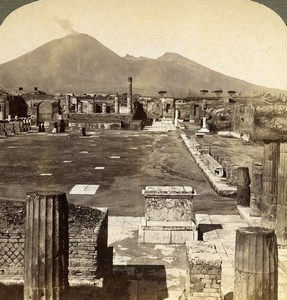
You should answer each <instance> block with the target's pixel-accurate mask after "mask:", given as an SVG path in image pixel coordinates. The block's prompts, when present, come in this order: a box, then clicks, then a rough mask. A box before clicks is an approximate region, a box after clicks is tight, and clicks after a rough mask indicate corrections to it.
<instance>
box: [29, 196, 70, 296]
mask: <svg viewBox="0 0 287 300" xmlns="http://www.w3.org/2000/svg"><path fill="white" fill-rule="evenodd" d="M27 195H28V196H27V199H26V213H27V214H26V225H25V251H24V257H25V259H24V260H25V261H24V300H39V299H43V300H48V299H49V300H55V299H57V300H58V299H63V296H64V293H65V290H66V288H67V287H68V255H69V249H68V248H69V240H68V239H69V237H68V202H67V199H66V195H65V193H59V192H31V193H28V194H27Z"/></svg>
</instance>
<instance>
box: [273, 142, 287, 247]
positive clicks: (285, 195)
mask: <svg viewBox="0 0 287 300" xmlns="http://www.w3.org/2000/svg"><path fill="white" fill-rule="evenodd" d="M276 234H277V239H278V244H279V245H280V246H282V247H284V248H285V247H287V144H286V143H282V144H281V145H280V164H279V172H278V202H277V222H276Z"/></svg>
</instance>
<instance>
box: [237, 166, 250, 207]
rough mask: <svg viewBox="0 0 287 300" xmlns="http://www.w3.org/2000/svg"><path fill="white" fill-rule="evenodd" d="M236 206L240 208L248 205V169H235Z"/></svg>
mask: <svg viewBox="0 0 287 300" xmlns="http://www.w3.org/2000/svg"><path fill="white" fill-rule="evenodd" d="M237 174H238V176H237V204H238V205H242V206H249V205H250V177H249V169H248V167H239V168H238V169H237Z"/></svg>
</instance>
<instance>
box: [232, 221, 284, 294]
mask: <svg viewBox="0 0 287 300" xmlns="http://www.w3.org/2000/svg"><path fill="white" fill-rule="evenodd" d="M277 251H278V250H277V242H276V235H275V232H274V230H273V229H269V228H263V227H246V228H239V229H237V230H236V247H235V278H234V293H233V299H234V300H246V299H248V300H263V299H264V300H277V296H278V252H277Z"/></svg>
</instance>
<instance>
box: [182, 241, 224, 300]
mask: <svg viewBox="0 0 287 300" xmlns="http://www.w3.org/2000/svg"><path fill="white" fill-rule="evenodd" d="M186 263H187V271H186V284H185V292H184V294H185V299H187V300H201V299H202V300H204V299H210V300H219V299H221V273H222V267H221V265H222V260H221V258H220V256H219V254H218V253H217V252H216V249H215V247H214V245H213V244H212V243H208V242H203V241H197V242H195V241H187V242H186Z"/></svg>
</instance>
